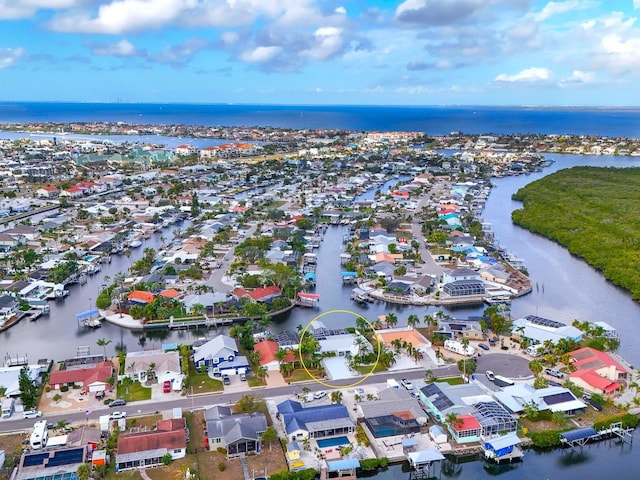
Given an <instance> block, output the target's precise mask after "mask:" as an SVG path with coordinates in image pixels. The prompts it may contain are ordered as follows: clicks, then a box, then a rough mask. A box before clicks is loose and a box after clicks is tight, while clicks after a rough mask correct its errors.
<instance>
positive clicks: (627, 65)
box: [600, 34, 640, 70]
mask: <svg viewBox="0 0 640 480" xmlns="http://www.w3.org/2000/svg"><path fill="white" fill-rule="evenodd" d="M600 46H601V54H602V55H601V58H602V59H603V60H604V62H606V64H607V65H608V66H610V67H612V68H613V69H615V70H628V69H638V68H640V37H631V38H626V39H625V38H622V37H621V36H620V35H616V34H609V35H605V36H604V37H603V38H602V41H601V42H600Z"/></svg>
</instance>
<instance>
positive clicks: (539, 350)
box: [525, 345, 545, 357]
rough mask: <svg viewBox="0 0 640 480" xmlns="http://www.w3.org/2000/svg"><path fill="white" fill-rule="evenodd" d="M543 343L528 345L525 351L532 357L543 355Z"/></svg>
mask: <svg viewBox="0 0 640 480" xmlns="http://www.w3.org/2000/svg"><path fill="white" fill-rule="evenodd" d="M544 351H545V348H544V345H529V346H528V347H527V349H526V350H525V352H527V354H528V355H531V356H532V357H539V356H540V355H544Z"/></svg>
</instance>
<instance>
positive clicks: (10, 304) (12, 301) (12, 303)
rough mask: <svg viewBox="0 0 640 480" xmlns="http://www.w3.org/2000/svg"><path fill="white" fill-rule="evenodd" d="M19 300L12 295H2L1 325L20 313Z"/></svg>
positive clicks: (0, 308) (0, 302)
mask: <svg viewBox="0 0 640 480" xmlns="http://www.w3.org/2000/svg"><path fill="white" fill-rule="evenodd" d="M19 305H20V304H19V303H18V300H16V298H15V297H13V296H11V295H6V294H5V295H0V325H1V324H2V323H3V322H4V321H6V320H9V319H10V318H12V317H14V316H15V315H16V314H17V313H18V307H19Z"/></svg>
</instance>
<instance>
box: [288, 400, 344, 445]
mask: <svg viewBox="0 0 640 480" xmlns="http://www.w3.org/2000/svg"><path fill="white" fill-rule="evenodd" d="M276 408H277V412H278V414H279V415H280V419H281V420H282V423H283V425H284V430H285V432H286V434H287V440H288V441H297V440H304V439H306V438H309V439H311V438H324V437H333V436H336V435H345V434H348V433H353V432H354V431H355V423H354V421H353V420H352V419H351V417H350V416H349V411H348V410H347V407H346V406H345V405H342V404H341V403H336V404H331V405H318V406H315V407H307V408H304V407H303V406H302V405H301V404H300V403H299V402H296V401H295V400H285V401H284V402H282V403H280V404H278V406H277V407H276Z"/></svg>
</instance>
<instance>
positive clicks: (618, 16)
mask: <svg viewBox="0 0 640 480" xmlns="http://www.w3.org/2000/svg"><path fill="white" fill-rule="evenodd" d="M639 15H640V0H601V1H600V0H565V1H536V0H405V1H387V0H385V1H366V0H335V1H334V0H226V1H225V0H0V101H77V102H125V103H136V102H145V103H182V102H184V103H245V104H298V105H300V104H305V105H325V104H331V105H341V104H344V105H348V104H352V105H532V106H639V105H640V88H639V86H640V24H639V22H638V16H639Z"/></svg>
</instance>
